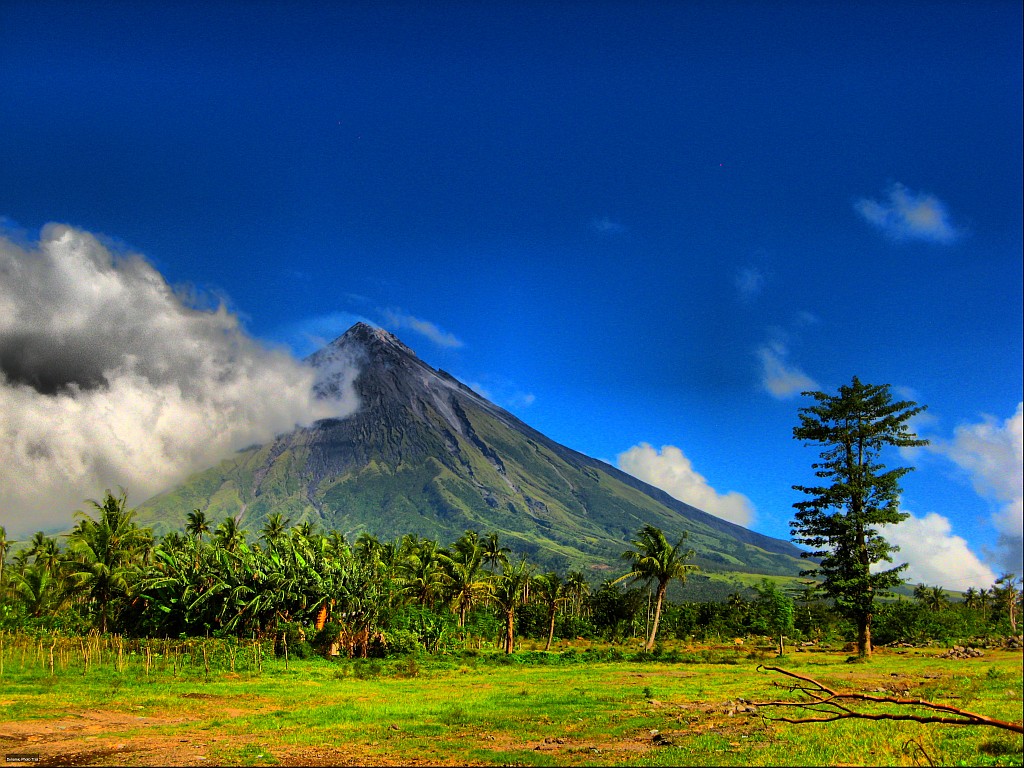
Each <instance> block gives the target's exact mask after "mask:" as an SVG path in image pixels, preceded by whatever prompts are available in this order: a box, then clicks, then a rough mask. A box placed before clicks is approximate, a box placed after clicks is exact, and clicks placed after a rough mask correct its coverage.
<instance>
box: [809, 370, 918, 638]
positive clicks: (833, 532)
mask: <svg viewBox="0 0 1024 768" xmlns="http://www.w3.org/2000/svg"><path fill="white" fill-rule="evenodd" d="M803 394H804V395H806V396H809V397H812V398H814V400H815V401H816V403H815V404H814V405H811V406H808V407H806V408H801V409H800V412H799V417H800V426H798V427H795V428H794V429H793V437H795V438H796V439H798V440H803V441H805V444H806V445H817V446H821V454H820V456H821V460H820V461H819V462H818V463H815V464H812V465H811V466H812V468H813V469H814V470H815V475H816V476H817V477H819V478H822V479H823V480H825V481H827V482H828V483H829V484H828V485H819V486H802V485H795V486H793V488H794V489H795V490H798V491H801V492H802V493H805V494H807V495H808V496H809V497H810V498H808V499H806V500H804V501H800V502H797V503H796V504H794V505H793V506H794V507H795V508H796V510H797V512H796V515H795V519H794V521H793V522H792V523H791V525H790V528H791V531H792V534H793V540H794V541H795V542H797V543H798V544H803V545H806V546H808V547H810V548H811V551H810V552H806V553H804V556H805V557H819V558H821V565H820V567H819V568H817V569H814V570H808V571H804V572H803V573H802V575H815V576H818V577H819V578H820V579H821V580H822V590H823V591H824V593H825V594H826V595H827V596H828V597H830V598H831V599H832V600H833V602H834V603H835V606H836V609H837V610H838V611H839V612H840V613H841V614H843V615H844V616H846V617H847V618H848V619H850V620H851V621H853V622H854V623H855V624H856V626H857V653H858V655H859V656H868V655H870V654H871V618H872V614H873V612H874V603H875V599H876V598H877V597H879V596H881V595H883V594H885V593H886V592H887V591H888V590H891V589H892V588H893V587H895V586H897V585H898V584H900V583H902V581H903V579H902V578H901V577H900V571H902V570H903V569H904V568H906V565H905V564H904V565H899V566H897V567H895V568H889V569H887V570H879V571H876V572H872V566H873V565H875V564H877V563H880V562H883V561H884V562H890V563H891V562H892V557H891V554H892V553H893V552H896V551H897V550H898V549H899V548H898V547H895V546H893V545H891V544H889V542H887V541H886V540H885V538H884V537H883V536H882V534H881V533H880V532H879V529H878V526H880V525H892V524H895V523H899V522H900V521H902V520H905V519H906V518H907V517H908V515H907V514H906V513H905V512H901V511H900V508H899V496H900V490H901V489H900V486H899V480H900V478H901V477H903V475H905V474H907V473H908V472H910V471H911V469H913V468H912V467H897V468H895V469H890V470H886V468H885V465H883V464H882V463H880V461H879V456H880V454H881V452H882V450H883V448H885V447H886V446H893V447H911V446H921V445H927V443H928V441H927V440H921V439H918V437H917V435H915V434H914V433H913V432H911V431H910V430H909V429H908V428H907V421H908V420H909V419H910V418H911V417H913V416H914V415H916V414H918V413H920V412H921V411H923V410H924V409H925V406H919V405H918V404H917V403H914V402H912V401H895V402H894V401H893V399H892V395H891V394H890V392H889V385H887V384H883V385H880V386H874V385H870V384H863V383H861V382H860V380H858V379H857V377H856V376H855V377H854V378H853V382H852V384H850V385H849V386H841V387H839V394H838V395H829V394H826V393H824V392H804V393H803Z"/></svg>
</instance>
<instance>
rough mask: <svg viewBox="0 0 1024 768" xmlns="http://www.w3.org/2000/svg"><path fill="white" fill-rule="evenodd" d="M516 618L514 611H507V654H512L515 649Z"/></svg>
mask: <svg viewBox="0 0 1024 768" xmlns="http://www.w3.org/2000/svg"><path fill="white" fill-rule="evenodd" d="M515 632H516V616H515V613H514V612H513V611H505V653H512V650H513V649H514V647H515V644H514V641H515Z"/></svg>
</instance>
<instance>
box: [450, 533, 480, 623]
mask: <svg viewBox="0 0 1024 768" xmlns="http://www.w3.org/2000/svg"><path fill="white" fill-rule="evenodd" d="M438 559H439V560H440V561H441V566H442V567H443V568H444V574H445V582H446V585H445V586H446V589H445V592H446V595H447V600H448V602H449V604H450V605H451V607H452V610H453V611H454V612H455V614H456V615H457V616H458V619H459V626H460V627H464V626H466V615H467V614H468V613H469V612H470V611H471V610H472V609H473V606H474V605H476V604H477V603H479V602H481V601H483V600H485V599H486V598H487V597H489V596H490V593H491V584H490V581H489V580H488V578H487V575H486V574H485V573H484V572H483V571H482V566H483V562H484V546H483V543H482V542H481V541H480V537H479V536H478V535H477V533H476V531H466V532H465V533H464V534H463V535H462V536H460V537H459V539H458V540H457V541H456V542H455V544H453V545H452V548H451V550H450V551H444V550H442V551H441V552H440V553H438Z"/></svg>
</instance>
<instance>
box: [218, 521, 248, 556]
mask: <svg viewBox="0 0 1024 768" xmlns="http://www.w3.org/2000/svg"><path fill="white" fill-rule="evenodd" d="M213 538H214V540H215V541H216V543H217V546H218V547H220V548H221V549H224V550H226V551H227V552H235V551H237V549H238V547H239V545H240V544H241V543H242V542H243V541H245V534H244V533H243V532H242V529H241V528H239V527H238V521H237V520H235V518H233V517H225V518H224V519H223V520H221V523H220V525H218V526H217V530H215V531H214V532H213Z"/></svg>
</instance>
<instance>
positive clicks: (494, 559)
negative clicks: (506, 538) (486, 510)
mask: <svg viewBox="0 0 1024 768" xmlns="http://www.w3.org/2000/svg"><path fill="white" fill-rule="evenodd" d="M483 545H484V562H485V563H487V565H488V566H489V567H490V569H491V571H492V572H493V571H495V570H496V569H497V568H499V567H503V566H505V565H508V555H509V553H510V552H511V551H512V550H511V549H509V548H508V547H503V546H501V543H500V541H499V540H498V532H497V531H491V532H490V533H489V534H487V537H486V538H485V539H484V541H483Z"/></svg>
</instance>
